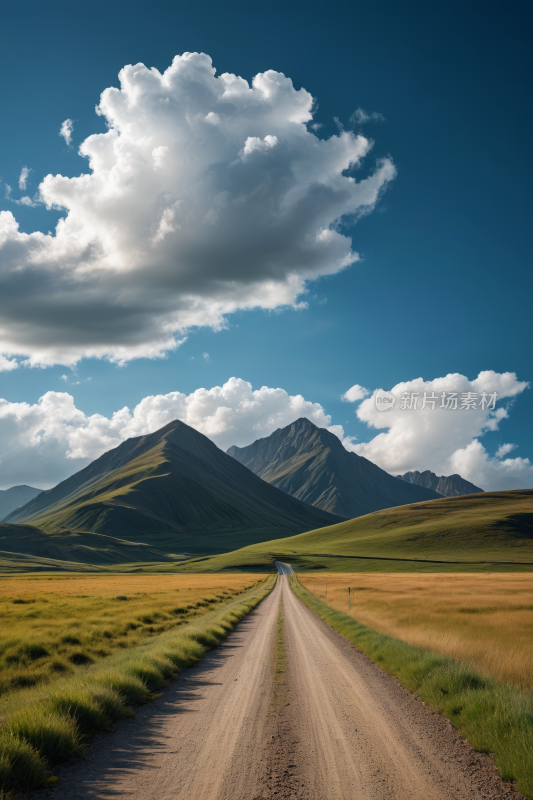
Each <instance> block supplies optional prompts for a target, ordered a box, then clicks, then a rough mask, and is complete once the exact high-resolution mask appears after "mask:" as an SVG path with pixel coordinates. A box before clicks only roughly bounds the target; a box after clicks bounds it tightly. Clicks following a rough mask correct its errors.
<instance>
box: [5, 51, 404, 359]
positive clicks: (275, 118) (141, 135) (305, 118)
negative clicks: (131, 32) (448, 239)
mask: <svg viewBox="0 0 533 800" xmlns="http://www.w3.org/2000/svg"><path fill="white" fill-rule="evenodd" d="M119 77H120V86H121V88H120V89H117V88H108V89H106V90H105V91H104V92H103V93H102V96H101V100H100V105H99V106H98V108H97V111H98V113H99V114H101V115H102V116H103V117H105V120H106V122H107V125H108V131H107V132H106V133H102V134H95V135H93V136H89V137H88V138H87V139H86V140H85V141H84V142H83V143H82V145H81V147H80V153H81V154H82V155H83V156H86V157H87V159H88V160H89V166H90V172H89V173H87V174H82V175H80V176H79V177H75V178H67V177H64V176H62V175H55V176H53V175H48V176H47V177H46V178H45V179H44V180H43V181H42V183H41V184H40V187H39V196H40V198H41V200H42V202H44V203H45V204H46V205H47V206H48V207H54V208H59V209H63V210H64V211H65V212H66V213H65V216H64V218H62V219H61V220H60V221H59V223H58V225H57V228H56V231H55V234H54V235H44V234H42V233H39V232H36V233H32V234H26V233H21V232H20V231H19V230H18V224H17V222H16V220H15V218H14V217H13V215H12V214H11V212H8V211H3V212H0V264H1V266H0V278H1V281H2V293H1V295H0V353H2V354H3V355H4V356H17V357H18V356H22V357H25V358H26V359H27V361H26V363H28V364H30V365H47V364H51V363H63V364H73V363H75V362H76V361H77V360H79V359H80V358H81V357H83V356H92V357H106V358H109V359H111V360H115V361H118V362H121V361H126V360H128V359H132V358H136V357H154V356H158V355H161V354H163V353H164V352H166V351H168V350H170V349H172V348H174V347H175V346H176V344H177V340H176V335H178V336H179V335H182V334H183V332H184V331H186V330H187V329H188V328H190V327H191V326H196V325H208V326H211V327H213V328H214V329H217V328H219V327H220V326H222V325H223V324H224V322H225V318H226V315H228V314H230V313H231V312H233V311H235V310H236V309H248V308H257V307H259V308H265V309H273V308H276V307H278V306H283V305H289V306H290V305H295V304H297V302H298V298H299V297H300V295H301V294H302V292H303V291H304V290H305V285H306V281H308V280H311V279H314V278H316V277H318V276H320V275H325V274H332V273H335V272H338V271H339V270H341V269H343V268H344V267H346V266H348V265H349V264H351V263H353V262H354V261H356V260H357V258H358V256H357V253H355V252H354V251H353V250H352V246H351V245H352V242H351V239H350V238H348V237H347V236H344V235H342V234H341V233H340V232H339V230H338V226H337V223H338V221H339V220H341V219H342V218H350V219H352V220H353V219H355V218H356V217H357V216H359V215H361V214H363V213H367V212H368V211H370V210H371V209H372V208H373V207H374V205H375V203H376V201H377V200H378V198H379V195H380V192H381V190H382V189H383V187H384V186H385V184H386V183H387V182H388V181H389V180H391V179H392V178H393V177H394V174H395V169H394V166H393V164H392V163H391V161H390V160H388V159H385V160H383V161H381V162H379V163H378V164H377V166H376V169H375V171H374V173H373V174H371V175H370V176H369V177H366V178H364V179H362V180H360V181H359V182H357V181H356V180H355V178H354V177H353V175H352V174H350V170H351V169H352V168H355V167H357V166H359V165H360V164H361V162H362V159H363V158H364V157H365V155H366V154H367V153H368V151H369V150H370V148H371V142H370V141H369V140H368V139H366V138H365V137H363V136H355V135H354V134H353V133H350V132H346V131H343V132H341V133H339V135H337V136H331V137H330V138H329V139H320V138H318V137H317V136H316V135H315V134H314V133H313V132H312V130H309V129H308V126H307V123H309V122H311V121H312V105H313V99H312V97H311V95H310V94H309V93H308V92H307V91H306V90H305V89H300V90H298V91H297V90H296V89H295V88H294V87H293V84H292V81H291V80H290V79H289V78H287V77H285V76H284V75H282V74H281V73H279V72H274V71H272V70H269V71H268V72H265V73H262V74H258V75H256V76H255V78H254V79H253V81H252V84H251V85H249V84H248V83H247V81H245V80H243V79H242V78H240V77H237V76H235V75H231V74H227V73H225V74H222V75H220V76H218V77H217V76H216V75H215V69H214V68H213V66H212V64H211V59H210V58H209V57H208V56H207V55H204V54H199V53H185V54H184V55H182V56H177V57H176V58H175V59H174V61H173V63H172V65H171V66H170V67H169V68H168V69H167V70H166V71H165V72H163V73H160V72H159V71H158V70H156V69H148V68H147V67H145V66H144V65H143V64H137V65H135V66H131V65H130V66H126V67H124V69H123V70H121V72H120V75H119ZM66 122H69V121H68V120H67V121H66ZM65 124H66V123H64V124H63V127H64V126H65ZM62 130H63V128H62ZM65 130H66V129H65ZM63 135H64V134H63ZM69 135H70V129H69ZM64 137H65V140H66V141H67V136H66V135H64ZM178 343H179V341H178ZM2 363H5V362H0V368H1V367H2Z"/></svg>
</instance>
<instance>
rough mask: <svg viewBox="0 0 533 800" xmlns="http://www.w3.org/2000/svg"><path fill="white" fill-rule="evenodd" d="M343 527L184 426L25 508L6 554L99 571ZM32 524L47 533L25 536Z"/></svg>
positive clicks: (147, 439) (12, 520)
mask: <svg viewBox="0 0 533 800" xmlns="http://www.w3.org/2000/svg"><path fill="white" fill-rule="evenodd" d="M338 520H339V517H336V516H334V515H332V514H328V513H327V512H324V511H321V510H320V509H317V508H313V507H311V506H309V505H307V504H306V503H302V502H301V501H299V500H297V499H295V498H293V497H289V496H288V495H286V494H285V493H284V492H281V491H279V490H278V489H276V488H275V487H273V486H270V485H269V484H268V483H265V482H264V481H262V480H261V479H260V478H258V477H257V476H256V475H254V474H253V473H252V472H250V471H249V470H248V469H246V468H245V467H243V466H242V465H241V464H239V463H238V462H237V461H235V459H233V458H231V457H230V456H228V455H226V454H225V453H224V452H223V451H222V450H220V449H219V448H218V447H217V446H216V445H215V444H213V442H211V441H210V440H209V439H208V438H207V437H206V436H203V435H202V434H201V433H198V431H195V430H194V429H193V428H190V427H189V426H187V425H185V424H184V423H182V422H180V421H178V420H176V421H174V422H171V423H169V424H168V425H166V426H165V427H164V428H162V429H161V430H159V431H156V432H155V433H153V434H150V435H148V436H143V437H139V438H136V439H129V440H128V441H126V442H124V443H123V444H121V445H120V446H119V447H117V448H114V449H113V450H110V451H109V452H108V453H105V454H104V455H103V456H101V457H100V458H99V459H97V460H96V461H94V462H93V463H92V464H90V465H89V466H88V467H86V468H85V469H84V470H81V471H80V472H78V473H76V474H75V475H73V476H72V477H70V478H68V479H67V480H66V481H63V482H62V483H60V484H58V486H56V487H55V488H54V489H51V490H49V491H46V492H42V493H41V494H39V495H38V496H37V497H35V498H34V499H33V500H31V501H30V502H29V503H27V504H26V505H25V506H23V507H22V508H18V509H16V511H14V512H13V513H12V514H10V515H9V516H8V517H6V519H5V520H4V522H5V525H4V526H3V528H4V531H3V533H4V536H3V544H2V546H1V547H0V550H3V551H4V557H5V558H9V556H8V555H7V554H8V553H9V552H12V553H25V554H27V555H28V554H29V555H33V556H39V557H42V558H52V559H56V560H57V559H65V560H66V561H69V562H78V563H91V564H103V563H106V564H117V563H123V562H130V563H131V562H133V561H136V560H139V559H140V560H142V561H158V562H160V561H165V560H172V559H174V560H175V559H176V558H183V557H184V555H185V554H186V555H188V556H189V557H190V556H191V555H197V554H209V553H221V552H227V551H231V550H234V549H236V548H238V547H242V546H245V545H249V544H253V543H256V542H262V541H265V540H268V539H272V538H278V537H279V536H286V535H291V534H294V533H300V532H302V531H305V530H309V529H310V528H316V527H319V526H322V525H330V524H331V523H332V522H337V521H338ZM28 524H29V525H31V526H33V530H34V531H35V530H36V529H38V530H39V535H37V533H33V534H32V536H29V535H28V534H27V532H26V534H24V535H23V533H22V532H21V526H25V525H28ZM6 526H7V527H6ZM17 526H18V527H17ZM91 534H92V536H91ZM96 534H99V535H100V536H99V537H97V536H96Z"/></svg>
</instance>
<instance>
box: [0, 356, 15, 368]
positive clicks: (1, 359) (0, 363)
mask: <svg viewBox="0 0 533 800" xmlns="http://www.w3.org/2000/svg"><path fill="white" fill-rule="evenodd" d="M17 367H18V361H16V359H14V358H6V357H5V356H3V355H2V354H0V372H11V370H12V369H17Z"/></svg>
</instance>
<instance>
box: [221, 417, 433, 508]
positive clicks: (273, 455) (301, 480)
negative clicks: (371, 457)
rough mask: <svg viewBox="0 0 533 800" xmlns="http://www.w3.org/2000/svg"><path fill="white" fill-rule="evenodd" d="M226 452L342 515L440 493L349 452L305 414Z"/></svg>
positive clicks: (286, 488)
mask: <svg viewBox="0 0 533 800" xmlns="http://www.w3.org/2000/svg"><path fill="white" fill-rule="evenodd" d="M227 452H228V455H230V456H232V458H235V459H236V460H237V461H239V462H240V463H241V464H244V466H245V467H248V469H250V470H252V472H254V473H255V474H256V475H259V477H260V478H263V480H265V481H268V483H270V484H272V485H273V486H276V487H277V488H278V489H281V490H282V491H284V492H287V494H290V495H292V497H296V498H298V499H299V500H303V501H304V502H305V503H309V504H310V505H312V506H315V507H316V508H321V509H323V510H324V511H329V512H331V513H332V514H338V515H339V516H340V517H344V518H345V519H352V518H353V517H360V516H361V515H363V514H369V513H371V512H372V511H378V510H379V509H382V508H391V507H392V506H401V505H404V504H406V503H418V502H420V501H422V500H433V499H436V498H438V497H440V496H441V495H439V494H437V493H436V492H434V491H432V490H431V489H428V488H424V487H422V486H416V485H413V484H411V483H407V482H406V481H402V480H398V478H395V477H393V476H392V475H389V473H388V472H385V471H384V470H382V469H380V468H379V467H378V466H376V464H373V463H372V462H371V461H368V459H366V458H363V457H362V456H358V455H356V454H355V453H349V452H348V451H347V450H346V449H345V448H344V447H343V445H342V443H341V441H340V440H339V439H338V438H337V436H335V435H334V434H333V433H330V432H329V431H327V430H326V429H325V428H318V427H317V426H316V425H313V423H312V422H310V421H309V420H308V419H305V418H301V419H299V420H297V421H296V422H293V423H292V424H291V425H287V427H286V428H279V429H278V430H277V431H274V433H272V434H271V435H270V436H267V437H266V438H265V439H258V440H257V441H256V442H254V443H253V444H250V445H248V447H230V448H229V449H228V451H227Z"/></svg>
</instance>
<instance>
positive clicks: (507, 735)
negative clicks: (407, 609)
mask: <svg viewBox="0 0 533 800" xmlns="http://www.w3.org/2000/svg"><path fill="white" fill-rule="evenodd" d="M289 581H290V584H291V588H292V589H293V591H294V593H295V594H296V596H297V597H299V598H300V599H301V600H302V601H303V602H304V603H305V605H306V606H307V607H308V608H309V609H310V610H311V611H313V612H314V613H315V614H317V615H318V616H319V617H320V618H321V619H323V620H324V621H325V622H327V623H328V625H330V626H331V627H332V628H334V629H335V630H336V631H337V632H338V633H340V634H341V635H342V636H344V638H346V639H348V641H349V642H351V643H352V644H353V645H355V647H357V649H358V650H360V651H361V652H362V653H364V654H365V655H366V656H368V657H369V658H370V659H371V660H372V661H374V663H376V664H378V665H379V666H380V667H381V668H382V669H383V670H385V672H387V673H388V674H389V675H393V676H394V677H395V678H397V679H398V681H399V682H400V683H401V684H402V685H403V686H405V688H406V689H408V690H409V691H410V692H413V693H414V694H416V695H418V696H419V697H420V698H421V699H422V700H423V701H424V702H425V703H427V704H428V705H429V706H430V707H431V708H433V709H434V710H435V711H437V712H438V713H440V714H443V715H444V716H445V717H447V718H448V719H449V720H450V721H451V722H452V724H453V725H454V727H455V728H457V730H458V731H459V732H460V733H461V734H462V735H463V736H464V737H465V738H466V739H467V740H468V741H469V742H470V744H471V745H472V747H473V748H474V750H477V751H478V752H480V753H489V754H490V755H491V756H492V757H493V759H494V761H495V763H496V766H497V768H498V770H499V772H500V774H501V776H502V777H503V778H504V780H508V781H515V782H516V784H517V787H518V789H519V790H520V791H521V792H522V793H523V794H524V795H525V796H526V797H527V798H532V799H533V747H532V742H533V694H532V693H531V692H525V691H521V690H520V689H517V688H515V687H512V686H505V685H503V684H501V683H498V682H497V681H495V680H493V679H491V678H487V677H484V676H482V675H479V674H478V673H477V672H476V671H475V670H473V669H472V668H471V667H469V666H467V665H465V664H463V663H461V662H459V661H455V660H454V659H452V658H449V657H448V656H444V655H440V654H438V653H433V652H431V651H429V650H425V649H423V648H422V647H416V646H414V645H410V644H407V643H406V642H403V641H401V640H400V639H394V638H393V637H392V636H388V635H386V634H383V633H378V632H377V631H374V630H372V628H369V627H367V626H366V625H363V624H362V623H360V622H357V621H356V620H355V619H353V617H351V616H348V615H347V614H343V613H342V612H341V611H336V610H335V609H333V608H331V607H330V606H328V605H326V603H324V602H323V601H322V600H319V599H318V598H317V597H316V596H315V595H314V594H312V593H311V592H309V591H308V590H307V589H306V588H305V587H304V586H303V585H302V584H301V583H300V581H299V580H298V579H297V578H296V577H295V576H291V577H290V578H289Z"/></svg>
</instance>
